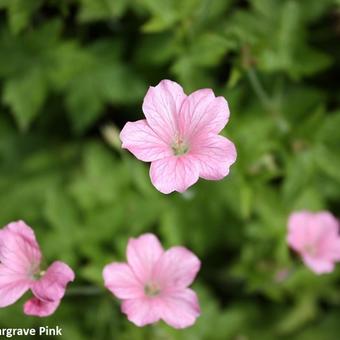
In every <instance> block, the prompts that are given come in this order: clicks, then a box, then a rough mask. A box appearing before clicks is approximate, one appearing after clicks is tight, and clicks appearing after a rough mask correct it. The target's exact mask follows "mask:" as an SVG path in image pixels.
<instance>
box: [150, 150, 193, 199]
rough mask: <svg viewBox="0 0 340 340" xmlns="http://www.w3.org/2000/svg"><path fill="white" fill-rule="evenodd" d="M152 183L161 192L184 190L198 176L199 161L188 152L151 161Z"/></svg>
mask: <svg viewBox="0 0 340 340" xmlns="http://www.w3.org/2000/svg"><path fill="white" fill-rule="evenodd" d="M150 177H151V182H152V184H153V185H154V186H155V187H156V189H157V190H159V191H160V192H162V193H163V194H169V193H171V192H173V191H178V192H184V191H186V190H187V189H188V188H189V187H190V186H191V185H193V184H194V183H196V182H197V181H198V178H199V163H198V162H197V161H196V160H195V158H194V157H193V156H191V155H189V154H187V155H184V156H171V157H168V158H164V159H159V160H157V161H154V162H152V163H151V167H150Z"/></svg>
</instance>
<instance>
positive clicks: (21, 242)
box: [0, 221, 41, 307]
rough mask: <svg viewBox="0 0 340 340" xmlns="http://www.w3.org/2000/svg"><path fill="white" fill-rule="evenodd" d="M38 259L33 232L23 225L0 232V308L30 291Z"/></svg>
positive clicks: (14, 224) (8, 226) (15, 223)
mask: <svg viewBox="0 0 340 340" xmlns="http://www.w3.org/2000/svg"><path fill="white" fill-rule="evenodd" d="M40 260H41V253H40V249H39V246H38V244H37V241H36V239H35V236H34V233H33V230H32V229H31V228H30V227H28V226H27V225H26V224H25V223H24V222H22V221H18V222H13V223H10V224H8V225H7V226H6V227H5V228H3V229H1V230H0V307H6V306H9V305H11V304H13V303H14V302H16V301H17V300H18V299H19V298H20V297H21V296H22V295H23V294H24V293H25V292H26V291H27V290H28V289H29V288H30V284H31V281H32V280H31V275H32V273H33V272H34V271H35V270H36V269H37V268H38V267H39V264H40Z"/></svg>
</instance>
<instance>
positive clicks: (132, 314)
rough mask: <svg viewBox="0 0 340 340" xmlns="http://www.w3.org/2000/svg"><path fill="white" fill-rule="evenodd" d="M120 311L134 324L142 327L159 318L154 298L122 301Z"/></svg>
mask: <svg viewBox="0 0 340 340" xmlns="http://www.w3.org/2000/svg"><path fill="white" fill-rule="evenodd" d="M122 312H123V313H124V314H126V315H127V317H128V319H129V320H130V321H131V322H133V323H134V324H135V325H136V326H139V327H143V326H146V325H149V324H153V323H155V322H157V321H159V320H160V315H159V312H158V309H157V303H156V299H148V298H141V299H133V300H125V301H124V302H123V303H122Z"/></svg>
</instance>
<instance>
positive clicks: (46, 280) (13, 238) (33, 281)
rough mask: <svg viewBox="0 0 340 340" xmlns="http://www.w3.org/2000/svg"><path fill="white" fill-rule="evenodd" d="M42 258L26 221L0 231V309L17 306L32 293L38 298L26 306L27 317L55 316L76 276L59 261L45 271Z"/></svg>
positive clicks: (29, 301)
mask: <svg viewBox="0 0 340 340" xmlns="http://www.w3.org/2000/svg"><path fill="white" fill-rule="evenodd" d="M41 257H42V255H41V251H40V248H39V245H38V243H37V241H36V238H35V235H34V232H33V230H32V229H31V228H30V227H29V226H27V225H26V224H25V223H24V222H23V221H18V222H13V223H10V224H8V225H7V226H6V227H4V228H3V229H1V230H0V308H3V307H7V306H9V305H11V304H13V303H15V302H16V301H17V300H19V299H20V298H21V297H22V295H24V294H25V293H26V292H27V291H28V290H29V289H30V290H31V291H32V293H33V295H34V297H33V298H31V299H30V300H28V301H27V302H26V303H25V305H24V313H25V314H27V315H35V316H40V317H43V316H48V315H51V314H53V313H54V312H55V310H56V309H57V308H58V306H59V304H60V301H61V299H62V298H63V296H64V293H65V289H66V285H67V284H68V282H70V281H73V280H74V273H73V271H72V269H71V268H70V267H69V266H68V265H66V264H65V263H63V262H59V261H56V262H53V263H52V265H51V266H50V267H49V268H48V269H47V270H46V271H41V269H40V263H41Z"/></svg>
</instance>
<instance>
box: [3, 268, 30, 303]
mask: <svg viewBox="0 0 340 340" xmlns="http://www.w3.org/2000/svg"><path fill="white" fill-rule="evenodd" d="M29 288H30V280H29V279H27V278H26V277H23V276H22V275H21V274H18V273H17V272H15V271H13V270H11V269H10V268H8V267H6V266H4V265H3V264H0V308H3V307H7V306H9V305H11V304H13V303H15V302H16V301H17V300H19V299H20V298H21V297H22V296H23V295H24V294H25V293H26V291H27V290H28V289H29Z"/></svg>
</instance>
